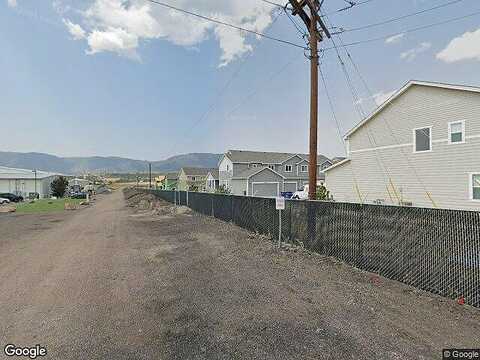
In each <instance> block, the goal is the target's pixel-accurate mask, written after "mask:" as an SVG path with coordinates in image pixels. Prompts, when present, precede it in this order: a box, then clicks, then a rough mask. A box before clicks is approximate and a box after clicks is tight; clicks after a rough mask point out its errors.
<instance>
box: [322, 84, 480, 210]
mask: <svg viewBox="0 0 480 360" xmlns="http://www.w3.org/2000/svg"><path fill="white" fill-rule="evenodd" d="M345 140H346V142H347V148H348V158H347V159H345V160H343V161H341V162H339V163H337V164H334V165H333V166H331V167H330V168H328V169H327V170H326V171H325V173H326V185H327V188H328V189H329V190H330V192H331V194H332V195H333V198H334V200H336V201H345V202H363V203H377V204H386V205H411V206H418V207H438V208H451V209H466V210H480V88H474V87H467V86H456V85H447V84H438V83H430V82H419V81H411V82H409V83H408V84H406V85H405V86H404V87H403V88H402V89H400V90H399V91H398V92H397V93H395V94H394V95H393V96H392V97H391V98H390V99H389V100H387V101H386V102H385V103H384V104H382V105H381V106H380V107H379V108H378V109H377V110H376V111H375V112H374V113H373V114H372V115H370V116H369V117H367V118H366V119H364V120H363V121H362V122H361V123H360V124H358V125H357V126H356V127H354V128H353V129H352V130H350V131H349V132H348V133H347V135H346V137H345Z"/></svg>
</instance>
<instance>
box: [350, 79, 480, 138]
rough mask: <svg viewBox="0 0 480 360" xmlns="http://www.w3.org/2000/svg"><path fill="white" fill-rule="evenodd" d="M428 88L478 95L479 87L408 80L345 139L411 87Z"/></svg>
mask: <svg viewBox="0 0 480 360" xmlns="http://www.w3.org/2000/svg"><path fill="white" fill-rule="evenodd" d="M415 85H416V86H428V87H435V88H440V89H447V90H460V91H470V92H475V93H480V87H474V86H465V85H454V84H443V83H438V82H429V81H418V80H410V81H409V82H408V83H406V84H405V85H404V86H403V87H402V88H400V90H397V91H396V92H395V93H394V94H393V95H392V96H390V97H389V98H388V99H387V100H386V101H385V102H384V103H383V104H381V105H380V106H379V107H378V108H377V109H376V110H375V111H374V112H372V113H371V114H370V115H369V116H367V117H366V118H365V119H363V120H362V121H360V122H359V123H358V124H357V125H355V126H354V127H353V128H352V129H351V130H350V131H348V132H347V133H346V134H345V138H348V137H349V136H351V135H352V134H353V133H354V132H356V131H357V130H358V129H360V128H361V127H362V126H363V125H365V124H366V123H367V122H369V121H370V120H372V119H373V118H374V117H375V116H377V115H378V114H379V113H380V112H382V111H383V109H385V108H386V107H387V106H388V105H390V103H391V102H392V101H394V100H395V99H396V98H398V97H400V96H402V95H403V94H404V93H405V92H406V91H407V90H408V89H410V88H411V87H412V86H415Z"/></svg>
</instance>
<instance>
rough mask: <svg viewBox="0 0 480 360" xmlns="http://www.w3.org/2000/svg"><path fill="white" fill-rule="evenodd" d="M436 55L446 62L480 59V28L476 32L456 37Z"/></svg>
mask: <svg viewBox="0 0 480 360" xmlns="http://www.w3.org/2000/svg"><path fill="white" fill-rule="evenodd" d="M436 56H437V59H439V60H442V61H444V62H446V63H453V62H457V61H462V60H478V61H480V29H478V30H476V31H474V32H466V33H464V34H463V35H462V36H459V37H457V38H454V39H453V40H452V41H450V43H449V44H448V45H447V47H446V48H445V49H443V50H442V51H440V52H439V53H438V54H437V55H436Z"/></svg>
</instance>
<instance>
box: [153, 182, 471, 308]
mask: <svg viewBox="0 0 480 360" xmlns="http://www.w3.org/2000/svg"><path fill="white" fill-rule="evenodd" d="M149 192H151V193H152V194H153V195H155V196H156V197H158V198H161V199H163V200H166V201H168V202H171V203H175V204H177V205H183V206H188V207H190V208H191V209H193V210H194V211H196V212H199V213H201V214H204V215H208V216H213V217H216V218H218V219H220V220H223V221H229V222H233V223H235V224H236V225H238V226H240V227H242V228H245V229H247V230H250V231H253V232H257V233H260V234H264V235H269V236H271V237H272V238H274V239H278V235H279V231H280V227H279V223H280V221H279V211H278V210H276V209H275V199H271V198H257V197H245V196H232V195H218V194H207V193H197V192H188V193H187V192H183V191H156V190H149ZM281 237H282V240H283V241H285V242H291V243H295V244H302V245H303V246H304V247H305V248H306V249H308V250H311V251H314V252H317V253H319V254H323V255H326V256H332V257H335V258H337V259H339V260H342V261H344V262H346V263H348V264H350V265H352V266H355V267H357V268H359V269H363V270H366V271H370V272H373V273H377V274H379V275H382V276H385V277H387V278H390V279H393V280H398V281H401V282H403V283H406V284H408V285H411V286H414V287H416V288H419V289H422V290H426V291H429V292H432V293H435V294H438V295H441V296H445V297H448V298H452V299H459V298H464V299H465V302H466V303H468V304H470V305H473V306H476V307H480V212H475V211H457V210H444V209H426V208H414V207H398V206H379V205H362V204H350V203H335V202H320V201H295V200H291V201H290V200H287V201H286V207H285V210H283V211H282V212H281Z"/></svg>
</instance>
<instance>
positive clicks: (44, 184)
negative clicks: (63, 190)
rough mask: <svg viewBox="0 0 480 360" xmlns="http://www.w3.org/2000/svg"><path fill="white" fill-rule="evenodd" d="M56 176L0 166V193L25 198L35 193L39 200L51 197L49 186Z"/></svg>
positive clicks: (43, 172)
mask: <svg viewBox="0 0 480 360" xmlns="http://www.w3.org/2000/svg"><path fill="white" fill-rule="evenodd" d="M58 176H59V175H58V174H55V173H49V172H45V171H35V170H28V169H15V168H9V167H4V166H0V193H12V194H15V195H20V196H23V197H24V198H27V197H29V195H30V194H32V195H33V194H34V193H35V192H36V193H37V194H38V196H39V197H40V198H46V197H49V196H50V195H51V189H50V184H51V183H52V182H53V180H55V179H56V178H57V177H58Z"/></svg>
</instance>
